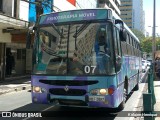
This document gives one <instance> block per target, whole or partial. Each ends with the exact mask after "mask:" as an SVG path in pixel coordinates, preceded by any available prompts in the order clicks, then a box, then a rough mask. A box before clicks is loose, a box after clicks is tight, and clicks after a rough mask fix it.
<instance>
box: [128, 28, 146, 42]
mask: <svg viewBox="0 0 160 120" xmlns="http://www.w3.org/2000/svg"><path fill="white" fill-rule="evenodd" d="M131 30H132V32H133V33H134V34H135V35H136V36H137V37H138V39H139V40H140V41H142V40H144V39H145V35H144V34H143V33H142V32H141V31H139V30H137V29H131Z"/></svg>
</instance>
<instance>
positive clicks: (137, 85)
mask: <svg viewBox="0 0 160 120" xmlns="http://www.w3.org/2000/svg"><path fill="white" fill-rule="evenodd" d="M137 90H139V71H138V76H137V84H136V86H135V87H134V91H137Z"/></svg>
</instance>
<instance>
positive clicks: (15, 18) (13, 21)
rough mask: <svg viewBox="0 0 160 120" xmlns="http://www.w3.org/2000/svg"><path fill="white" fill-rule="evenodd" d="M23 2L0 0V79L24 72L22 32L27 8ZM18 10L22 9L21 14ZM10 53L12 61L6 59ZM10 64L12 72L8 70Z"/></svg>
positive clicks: (25, 23) (25, 25)
mask: <svg viewBox="0 0 160 120" xmlns="http://www.w3.org/2000/svg"><path fill="white" fill-rule="evenodd" d="M23 3H24V2H23V1H20V0H0V80H2V79H5V78H6V76H11V75H13V74H18V75H22V74H24V73H25V68H24V67H25V65H24V64H25V42H26V41H25V40H26V39H25V36H26V35H25V34H24V33H25V31H26V30H27V27H28V22H27V21H26V20H27V18H26V13H25V14H24V12H26V9H28V8H27V6H24V4H23ZM22 6H23V7H22ZM20 11H21V12H22V11H23V14H22V13H21V12H20ZM10 53H12V55H13V58H14V63H12V60H10V61H8V58H9V55H10ZM11 64H14V66H11ZM10 66H11V68H12V69H14V73H12V71H10V69H11V68H10ZM13 67H14V68H13ZM15 71H16V72H15Z"/></svg>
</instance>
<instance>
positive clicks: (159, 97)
mask: <svg viewBox="0 0 160 120" xmlns="http://www.w3.org/2000/svg"><path fill="white" fill-rule="evenodd" d="M147 86H148V85H147ZM143 93H148V87H147V89H146V90H145V91H144V92H143ZM154 93H155V98H156V104H155V105H154V111H155V112H156V113H157V115H158V117H155V120H160V80H157V79H156V81H154ZM136 111H141V112H143V95H142V96H141V98H140V100H139V104H138V106H137V107H136ZM134 120H144V117H135V118H134Z"/></svg>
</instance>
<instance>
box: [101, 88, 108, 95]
mask: <svg viewBox="0 0 160 120" xmlns="http://www.w3.org/2000/svg"><path fill="white" fill-rule="evenodd" d="M99 93H100V95H108V90H107V89H100V90H99Z"/></svg>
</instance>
